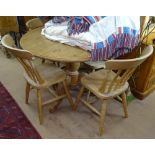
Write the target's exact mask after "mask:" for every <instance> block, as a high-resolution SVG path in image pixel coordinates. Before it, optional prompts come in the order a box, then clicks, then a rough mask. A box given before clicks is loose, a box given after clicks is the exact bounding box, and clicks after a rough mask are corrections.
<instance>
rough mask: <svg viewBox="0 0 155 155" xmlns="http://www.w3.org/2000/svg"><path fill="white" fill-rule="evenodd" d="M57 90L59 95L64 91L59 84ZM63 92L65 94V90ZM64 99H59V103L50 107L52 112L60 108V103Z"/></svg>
mask: <svg viewBox="0 0 155 155" xmlns="http://www.w3.org/2000/svg"><path fill="white" fill-rule="evenodd" d="M55 91H56V92H57V95H62V92H61V91H62V87H61V88H59V85H57V88H56V87H55ZM63 94H64V92H63ZM62 100H63V99H60V100H58V101H57V104H56V105H55V106H54V107H52V108H49V112H50V113H53V112H55V111H56V110H57V109H58V107H59V105H60V104H61V102H62Z"/></svg>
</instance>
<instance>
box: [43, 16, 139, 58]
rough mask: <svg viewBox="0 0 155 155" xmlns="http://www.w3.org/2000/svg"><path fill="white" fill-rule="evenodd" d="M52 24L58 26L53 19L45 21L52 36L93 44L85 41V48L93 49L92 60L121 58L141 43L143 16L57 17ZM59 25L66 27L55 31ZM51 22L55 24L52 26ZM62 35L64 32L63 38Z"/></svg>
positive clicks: (46, 29)
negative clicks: (141, 21)
mask: <svg viewBox="0 0 155 155" xmlns="http://www.w3.org/2000/svg"><path fill="white" fill-rule="evenodd" d="M52 23H54V24H56V25H55V26H56V27H54V25H53V24H51V23H50V22H49V23H47V24H45V34H46V35H48V36H49V38H51V37H52V38H53V40H54V38H56V40H60V42H64V43H66V42H68V41H69V40H71V44H73V43H75V46H77V44H78V43H79V42H80V47H81V45H82V42H88V43H89V45H91V46H89V47H87V46H85V44H83V45H82V47H84V46H85V49H87V50H90V51H91V58H92V61H102V60H106V59H111V58H117V57H119V56H121V55H124V54H125V53H128V52H130V51H132V49H133V48H135V47H136V46H137V45H138V42H139V35H140V17H139V16H70V17H69V16H56V17H54V18H53V19H52ZM63 23H64V24H63ZM59 24H60V25H64V27H62V26H60V30H59V31H58V30H57V29H56V30H55V28H58V27H59ZM48 25H49V26H50V25H51V29H50V27H49V28H48ZM65 25H66V29H65ZM57 31H58V34H56V32H57ZM52 32H53V33H52ZM47 33H48V34H47ZM50 34H51V36H50ZM60 34H63V35H64V36H63V38H62V37H60ZM69 38H70V39H69ZM77 39H79V41H78V40H77Z"/></svg>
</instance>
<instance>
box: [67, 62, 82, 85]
mask: <svg viewBox="0 0 155 155" xmlns="http://www.w3.org/2000/svg"><path fill="white" fill-rule="evenodd" d="M66 66H67V71H68V74H69V76H70V77H71V83H70V84H71V86H76V85H77V82H78V78H79V72H78V69H79V67H80V63H79V62H76V63H67V64H66Z"/></svg>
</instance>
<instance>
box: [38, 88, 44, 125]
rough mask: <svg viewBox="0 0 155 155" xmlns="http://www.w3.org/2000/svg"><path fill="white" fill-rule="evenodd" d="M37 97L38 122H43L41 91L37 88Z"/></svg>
mask: <svg viewBox="0 0 155 155" xmlns="http://www.w3.org/2000/svg"><path fill="white" fill-rule="evenodd" d="M37 98H38V104H37V106H38V115H39V121H40V124H42V123H43V109H42V96H41V91H40V90H39V89H37Z"/></svg>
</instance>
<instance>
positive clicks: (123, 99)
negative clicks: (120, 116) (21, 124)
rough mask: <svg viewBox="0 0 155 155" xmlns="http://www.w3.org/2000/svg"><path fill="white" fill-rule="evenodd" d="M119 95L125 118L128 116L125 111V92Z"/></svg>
mask: <svg viewBox="0 0 155 155" xmlns="http://www.w3.org/2000/svg"><path fill="white" fill-rule="evenodd" d="M121 97H122V105H123V110H124V115H125V118H127V117H128V111H127V101H126V93H125V92H124V93H122V94H121Z"/></svg>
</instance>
